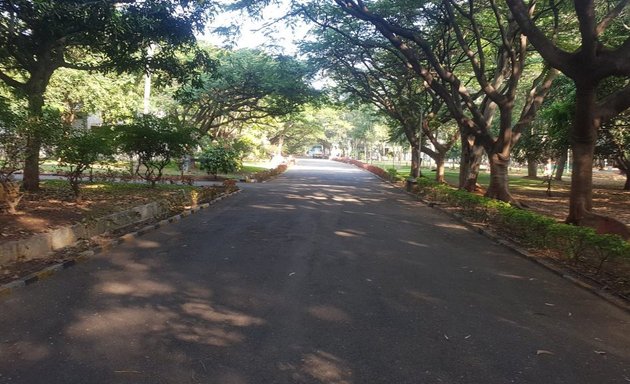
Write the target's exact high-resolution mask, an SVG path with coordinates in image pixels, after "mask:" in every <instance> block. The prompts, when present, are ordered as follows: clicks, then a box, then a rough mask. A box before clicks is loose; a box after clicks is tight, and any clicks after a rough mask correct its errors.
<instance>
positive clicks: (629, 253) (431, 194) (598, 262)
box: [414, 178, 630, 272]
mask: <svg viewBox="0 0 630 384" xmlns="http://www.w3.org/2000/svg"><path fill="white" fill-rule="evenodd" d="M414 193H416V194H417V195H419V196H423V197H424V198H427V199H430V200H434V201H441V202H444V203H446V204H448V205H450V206H454V207H457V208H458V209H459V210H460V212H461V214H462V215H463V216H465V217H467V218H469V219H473V220H474V221H477V222H483V223H485V224H487V225H489V226H491V227H492V228H493V229H494V230H495V231H497V232H499V233H501V234H503V235H505V236H506V237H509V238H510V239H512V240H514V241H516V242H517V243H519V244H521V245H524V246H527V247H535V248H538V249H547V250H551V251H554V252H555V253H557V254H558V255H561V257H563V258H564V259H566V260H569V261H572V262H574V263H578V262H582V263H587V264H589V265H591V266H593V267H595V268H596V269H597V271H598V272H601V270H602V269H603V266H604V263H605V262H608V261H615V262H620V263H627V264H630V243H628V242H626V241H624V240H623V239H622V238H621V237H619V236H616V235H599V234H596V233H595V231H594V230H593V229H592V228H588V227H576V226H573V225H567V224H562V223H557V222H556V221H555V220H553V219H552V218H549V217H546V216H543V215H539V214H537V213H534V212H531V211H527V210H524V209H520V208H516V207H513V206H511V205H510V204H508V203H504V202H501V201H497V200H492V199H487V198H485V197H482V196H479V195H475V194H472V193H470V192H466V191H460V190H456V189H454V188H451V187H449V186H447V185H444V184H438V183H436V182H434V181H431V180H427V179H423V178H420V179H418V183H417V185H416V187H415V189H414Z"/></svg>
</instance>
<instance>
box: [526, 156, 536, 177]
mask: <svg viewBox="0 0 630 384" xmlns="http://www.w3.org/2000/svg"><path fill="white" fill-rule="evenodd" d="M527 177H529V178H532V179H535V178H537V177H538V162H537V161H536V159H535V158H534V157H533V156H528V157H527Z"/></svg>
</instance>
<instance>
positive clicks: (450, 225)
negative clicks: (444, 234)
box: [435, 223, 468, 230]
mask: <svg viewBox="0 0 630 384" xmlns="http://www.w3.org/2000/svg"><path fill="white" fill-rule="evenodd" d="M435 226H436V227H440V228H449V229H461V230H468V228H466V227H464V226H463V225H459V224H451V223H439V224H435Z"/></svg>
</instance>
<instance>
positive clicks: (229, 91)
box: [173, 49, 316, 138]
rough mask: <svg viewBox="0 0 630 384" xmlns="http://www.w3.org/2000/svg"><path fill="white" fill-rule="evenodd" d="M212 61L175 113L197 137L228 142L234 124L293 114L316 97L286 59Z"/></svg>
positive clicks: (218, 54)
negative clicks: (226, 139)
mask: <svg viewBox="0 0 630 384" xmlns="http://www.w3.org/2000/svg"><path fill="white" fill-rule="evenodd" d="M211 57H212V59H213V60H215V62H216V68H215V70H214V71H213V72H212V73H202V74H200V76H199V77H198V78H197V79H196V80H195V81H194V82H191V83H187V84H185V85H184V86H183V87H181V88H180V89H179V90H178V92H177V94H176V99H177V100H178V101H179V103H180V104H181V105H182V108H179V109H178V110H177V111H173V112H174V113H177V114H178V115H179V116H180V118H181V119H182V120H183V121H186V122H188V123H189V124H191V125H194V126H195V127H197V129H198V131H199V132H200V133H201V134H205V133H209V134H210V135H211V136H212V137H213V138H227V137H230V136H231V134H232V130H233V129H235V128H236V127H238V126H239V125H238V123H242V122H252V121H257V120H261V119H264V118H267V117H279V116H285V115H288V114H290V113H294V112H297V111H299V110H300V108H301V106H302V105H304V104H305V103H306V102H308V101H310V100H312V99H313V97H315V96H316V92H315V91H314V90H313V89H312V88H311V86H310V85H309V81H310V78H311V72H310V70H309V69H308V68H307V67H306V66H305V65H304V64H303V63H300V62H299V61H297V60H295V59H294V58H291V57H289V56H272V55H270V54H267V53H264V52H262V51H258V50H250V49H242V50H237V51H225V50H218V49H214V50H212V52H211Z"/></svg>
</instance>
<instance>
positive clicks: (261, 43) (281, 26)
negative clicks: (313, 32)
mask: <svg viewBox="0 0 630 384" xmlns="http://www.w3.org/2000/svg"><path fill="white" fill-rule="evenodd" d="M288 7H289V5H288V2H284V4H279V5H273V6H268V7H267V8H265V9H264V10H263V12H262V18H261V19H259V20H255V19H252V18H250V17H249V16H248V15H246V14H243V13H241V12H231V13H223V14H220V15H219V16H218V17H217V18H216V19H215V22H214V23H212V24H211V25H210V26H208V28H207V30H208V31H207V32H206V34H204V35H203V36H200V39H201V40H204V41H208V42H210V43H212V44H214V45H218V46H226V45H228V46H229V45H232V47H233V48H237V49H238V48H261V47H264V48H265V49H267V50H269V51H271V52H274V53H284V54H287V55H296V54H297V46H296V44H295V43H296V42H299V41H300V40H302V39H303V38H304V37H305V36H306V35H307V32H308V26H306V25H305V24H303V23H300V24H298V25H297V26H296V27H294V28H291V27H289V26H287V25H286V23H285V22H284V21H283V20H280V21H278V22H276V23H274V21H276V20H278V19H281V18H282V16H283V15H285V14H286V13H287V12H288ZM231 23H235V24H239V25H240V35H239V36H238V37H237V38H235V39H233V41H227V40H228V39H226V37H225V36H219V35H217V34H212V33H211V32H210V31H211V30H213V29H215V28H217V27H224V26H229V25H230V24H231Z"/></svg>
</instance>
